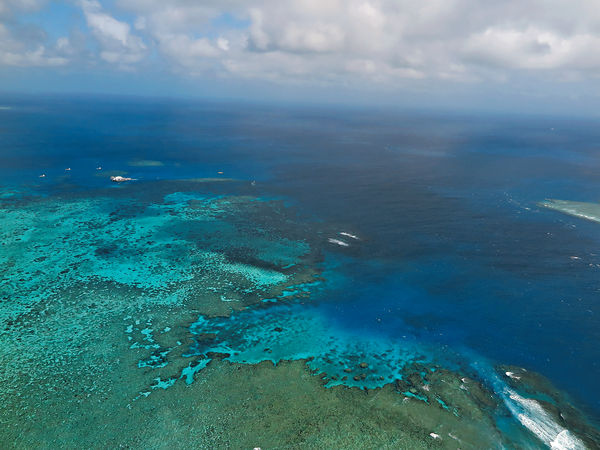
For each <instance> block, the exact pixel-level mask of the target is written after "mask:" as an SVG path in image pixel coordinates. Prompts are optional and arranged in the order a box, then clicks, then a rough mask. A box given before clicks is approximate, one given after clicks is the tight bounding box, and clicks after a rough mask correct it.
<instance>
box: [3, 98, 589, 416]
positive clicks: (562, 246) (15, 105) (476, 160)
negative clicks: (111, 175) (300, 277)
mask: <svg viewBox="0 0 600 450" xmlns="http://www.w3.org/2000/svg"><path fill="white" fill-rule="evenodd" d="M0 104H1V105H8V106H10V107H11V109H7V110H0V177H1V178H0V179H1V180H2V181H3V182H4V184H6V185H15V184H39V183H47V186H48V189H52V190H61V189H67V190H73V189H74V190H81V189H91V188H96V187H102V186H106V185H107V180H106V177H97V176H95V168H96V167H98V166H101V167H102V168H103V171H109V170H120V169H123V167H126V166H127V163H128V162H129V161H131V160H136V159H139V160H158V161H161V162H163V163H164V165H162V166H157V167H127V170H128V172H129V176H132V177H134V178H139V179H141V180H153V179H172V178H192V177H213V176H215V174H216V173H217V172H219V171H222V172H224V176H227V177H232V178H240V179H246V180H256V182H257V188H258V189H259V190H260V192H261V193H262V194H263V195H265V196H279V197H282V198H285V199H286V200H287V201H288V203H289V204H290V205H293V206H295V207H297V208H298V210H299V211H300V212H301V214H302V215H304V216H306V217H308V218H310V219H311V220H318V221H323V222H325V223H328V224H331V227H332V229H333V228H336V229H340V230H342V229H343V230H346V231H348V232H350V233H354V234H356V235H358V236H360V237H361V241H360V242H359V243H357V244H356V245H352V246H351V247H349V248H347V249H344V248H337V247H336V246H332V248H331V252H332V253H333V255H334V256H333V258H334V259H335V260H336V261H337V262H338V265H337V266H336V268H335V271H337V272H338V273H339V277H340V279H339V281H338V282H337V283H336V284H334V285H333V286H332V287H330V288H328V289H325V290H324V291H322V292H320V293H317V294H316V295H315V302H316V303H317V304H318V305H319V308H321V309H322V310H323V311H326V312H327V314H328V315H329V316H330V317H331V318H332V320H333V321H334V322H335V323H336V324H337V325H338V326H340V327H342V328H348V329H352V330H360V331H361V332H363V333H366V334H376V335H382V336H385V337H386V338H390V339H400V338H402V336H406V335H411V336H415V337H417V338H418V339H422V340H424V341H431V342H435V343H441V344H443V345H448V346H449V347H451V348H466V349H469V350H470V351H472V352H473V353H474V354H478V355H481V356H482V357H486V358H489V359H491V360H492V361H495V362H498V363H502V364H514V365H519V366H523V367H526V368H528V369H532V370H535V371H538V372H540V373H541V374H543V375H545V376H547V377H549V378H550V379H551V380H552V381H553V382H554V383H555V384H556V385H557V386H558V387H560V388H562V389H564V390H565V391H566V392H568V393H569V394H570V396H571V397H572V398H573V399H574V400H575V402H576V403H577V404H578V405H579V406H581V407H583V408H584V409H585V410H586V411H587V412H588V413H589V414H590V415H591V416H592V417H595V418H596V419H598V418H600V389H599V388H598V384H597V381H598V380H599V379H600V366H599V363H598V360H599V358H600V345H599V342H600V311H599V310H598V300H599V298H600V278H599V276H598V275H599V274H600V224H597V223H592V222H587V221H584V220H581V219H577V218H573V217H569V216H565V215H561V214H560V213H558V212H554V211H549V210H544V209H541V208H539V207H538V206H537V205H536V203H537V202H539V201H542V200H544V199H545V198H561V199H568V200H576V201H598V200H599V199H600V196H599V192H600V178H598V173H599V171H600V151H599V150H600V148H599V145H600V144H599V143H600V126H599V125H600V124H599V123H597V122H592V121H585V120H579V119H569V118H560V117H541V118H540V117H522V116H515V117H506V116H485V117H482V116H476V115H473V116H468V115H461V116H456V115H450V114H434V113H423V112H419V113H397V112H390V111H375V110H373V111H366V110H365V111H359V110H334V109H318V108H312V109H311V108H308V107H281V106H280V107H275V106H256V105H239V104H233V103H219V104H216V103H211V104H209V103H201V102H198V103H192V102H167V101H150V100H132V99H129V100H99V99H70V100H61V99H45V100H39V99H36V100H35V101H34V100H31V99H30V100H23V99H20V100H19V99H4V100H1V101H0ZM66 167H69V168H71V171H70V172H69V173H68V174H67V177H66V178H65V175H66V174H65V171H64V169H65V168H66ZM41 173H45V174H46V178H45V179H43V180H42V181H41V180H40V179H39V178H38V175H40V174H41ZM573 256H576V257H578V258H579V259H573V258H572V257H573Z"/></svg>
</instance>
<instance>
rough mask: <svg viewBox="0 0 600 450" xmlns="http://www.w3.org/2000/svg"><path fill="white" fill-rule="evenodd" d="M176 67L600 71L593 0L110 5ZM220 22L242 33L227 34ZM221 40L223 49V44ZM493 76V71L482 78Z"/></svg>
mask: <svg viewBox="0 0 600 450" xmlns="http://www.w3.org/2000/svg"><path fill="white" fill-rule="evenodd" d="M118 4H119V6H120V7H122V8H124V9H125V10H128V11H130V12H133V13H134V14H136V15H137V17H138V20H140V21H141V22H143V23H144V31H145V32H146V33H147V34H148V35H149V36H150V37H151V38H152V39H153V41H154V42H156V44H157V48H158V49H159V51H160V52H161V53H162V54H163V55H165V56H166V57H167V58H169V60H170V61H171V62H172V63H174V64H175V65H180V66H182V67H185V68H187V69H190V70H191V69H194V68H195V69H197V70H198V71H202V70H203V69H204V68H207V67H210V68H211V70H215V68H218V69H219V70H220V73H221V74H222V75H223V76H227V75H228V74H229V75H231V74H234V75H235V76H247V77H260V78H268V79H280V80H296V79H303V80H307V79H309V80H313V81H325V82H327V81H336V82H340V81H342V82H345V81H348V80H351V79H352V78H357V79H363V80H364V79H365V78H366V79H370V80H374V81H377V82H382V83H392V84H393V83H398V82H402V80H406V79H415V78H417V79H423V78H430V79H446V80H447V79H453V80H463V81H473V80H478V79H485V78H486V77H490V76H491V77H493V78H498V77H499V76H500V75H506V76H509V75H510V74H511V73H515V72H517V71H519V70H528V71H531V70H539V71H544V72H545V73H548V72H549V71H553V74H554V75H556V76H560V74H561V73H562V72H571V73H572V72H577V71H587V72H590V71H596V70H600V61H599V60H598V59H597V58H595V57H593V56H591V55H590V52H591V53H593V48H594V46H596V45H597V44H598V40H599V39H600V8H597V5H596V2H595V0H594V1H592V0H573V1H566V0H551V1H547V0H508V1H505V2H492V1H489V0H483V1H482V0H429V1H426V2H423V1H418V0H243V1H242V0H225V1H222V2H218V3H215V2H212V1H202V0H198V1H190V0H171V1H168V2H167V1H158V0H119V1H118ZM223 15H227V16H228V17H232V18H235V19H236V20H237V21H239V22H240V23H245V24H246V25H245V26H244V27H242V28H240V27H238V26H230V27H228V24H227V21H224V22H223V21H222V23H221V25H220V27H217V28H216V29H215V27H214V26H213V23H214V21H215V20H216V19H218V18H219V17H223ZM219 42H221V43H223V42H227V45H220V44H219ZM491 74H492V75H491Z"/></svg>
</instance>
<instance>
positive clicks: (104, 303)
mask: <svg viewBox="0 0 600 450" xmlns="http://www.w3.org/2000/svg"><path fill="white" fill-rule="evenodd" d="M207 183H208V184H209V185H210V184H211V182H210V181H208V182H206V183H204V182H200V183H197V182H179V183H170V182H156V183H146V184H144V183H139V184H137V185H136V186H123V187H121V186H119V187H117V188H114V189H98V190H93V191H89V190H87V191H72V190H69V191H66V192H65V191H61V190H60V189H57V190H56V191H44V192H40V191H38V190H36V189H33V188H32V189H25V188H19V189H16V188H13V189H8V188H7V189H3V190H2V193H1V195H0V230H1V231H0V233H1V234H0V242H1V248H2V252H1V253H0V267H1V269H0V270H1V272H0V276H1V278H2V280H1V281H2V285H1V287H0V297H1V299H2V304H1V307H0V359H1V360H2V361H3V364H2V366H1V367H0V396H1V398H2V399H3V408H2V410H1V411H0V430H1V431H0V446H1V447H2V448H57V447H60V448H74V447H82V446H85V447H89V448H107V447H109V448H112V447H126V448H127V447H130V448H187V447H190V446H193V447H196V448H254V447H262V448H296V447H299V446H306V447H308V448H463V449H464V448H536V447H537V446H541V445H543V444H544V443H545V444H547V445H550V446H551V445H552V443H553V442H558V443H563V444H564V443H566V444H565V448H584V446H586V445H587V446H588V447H590V448H593V443H594V442H598V437H597V434H594V433H595V432H594V431H593V428H591V426H589V425H588V424H586V422H585V420H584V418H583V416H582V415H580V414H579V413H577V412H576V411H575V410H574V409H573V408H572V407H570V406H568V403H566V402H563V401H562V400H561V399H558V398H557V397H556V396H554V397H553V396H552V395H553V394H552V393H553V392H554V391H555V389H554V388H553V387H552V386H551V385H550V384H549V383H543V382H541V381H539V380H540V379H538V378H536V377H535V376H534V375H529V374H530V372H525V371H523V370H522V369H519V368H512V369H510V368H508V369H507V368H504V367H502V368H500V369H498V370H495V369H490V370H491V372H490V373H488V372H486V371H484V370H480V369H477V368H473V367H472V366H471V363H472V361H469V360H468V359H464V360H461V359H460V356H459V355H457V354H455V353H453V352H452V351H451V350H450V349H449V348H448V347H445V346H439V345H436V344H434V343H426V342H421V341H418V340H416V339H414V338H411V337H407V338H406V339H402V340H397V339H391V338H386V337H382V336H376V335H371V334H365V333H363V332H361V331H360V330H351V329H350V330H349V329H347V328H342V327H339V326H336V324H335V321H332V320H331V317H329V316H328V315H327V310H324V309H321V308H320V307H319V305H317V304H314V302H313V300H314V294H315V293H317V292H319V290H320V289H322V288H323V286H324V285H326V284H327V283H328V280H327V278H326V271H325V270H324V267H325V266H326V263H327V261H326V254H327V252H328V251H330V250H326V249H336V248H337V247H339V246H335V245H332V244H331V243H330V242H328V239H330V238H329V236H331V235H332V233H331V230H330V229H329V228H328V227H327V225H324V224H321V223H312V222H310V221H308V220H302V219H299V218H298V217H297V216H295V215H294V212H293V210H292V209H291V208H289V207H287V206H286V205H285V202H283V201H281V200H277V199H273V198H263V197H260V196H258V195H252V194H250V193H249V192H247V191H245V190H244V188H243V186H242V188H239V187H238V189H229V188H224V189H223V190H222V191H219V192H211V190H210V189H212V188H211V187H210V186H207V188H206V190H201V189H200V188H199V186H204V185H205V184H207ZM216 184H224V183H223V182H221V181H220V182H219V183H216ZM225 184H227V183H225ZM343 233H345V234H343ZM338 234H339V235H343V236H347V237H349V236H353V238H352V239H354V237H356V236H354V235H349V234H348V233H347V232H341V233H338ZM356 238H357V239H354V241H357V242H358V237H356ZM354 241H353V244H352V245H354V244H355V243H354ZM348 247H349V248H346V247H343V248H342V247H340V248H341V250H340V251H351V249H352V248H353V247H352V246H351V245H350V244H348ZM509 369H510V370H509ZM509 371H510V372H511V374H513V375H512V376H508V375H507V373H508V372H509ZM503 373H504V374H503ZM525 373H527V376H526V375H524V374H525ZM514 374H517V375H514ZM516 377H519V378H516ZM517 381H518V382H517ZM540 396H541V397H543V399H544V401H543V402H539V401H538V400H539V397H540ZM521 399H523V400H521ZM531 402H536V403H535V405H539V408H541V409H536V408H537V407H530V408H529V409H527V408H524V407H523V405H533V403H531ZM519 405H520V406H519ZM519 407H521V409H518V408H519ZM532 424H533V425H532ZM536 430H538V431H539V430H542V431H543V433H542V434H539V433H536ZM557 439H558V441H557ZM567 444H568V445H570V446H571V447H568V446H566V445H567Z"/></svg>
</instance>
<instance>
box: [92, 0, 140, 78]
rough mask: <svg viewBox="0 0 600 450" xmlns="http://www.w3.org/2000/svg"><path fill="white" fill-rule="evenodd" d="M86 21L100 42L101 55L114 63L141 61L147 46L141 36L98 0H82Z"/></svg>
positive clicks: (129, 63)
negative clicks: (105, 8) (104, 7)
mask: <svg viewBox="0 0 600 450" xmlns="http://www.w3.org/2000/svg"><path fill="white" fill-rule="evenodd" d="M80 5H81V8H82V10H83V13H84V16H85V20H86V23H87V25H88V27H89V28H90V30H91V32H92V34H93V36H94V37H95V38H96V39H97V41H98V42H99V44H100V47H101V50H100V57H101V58H102V59H103V60H105V61H107V62H109V63H113V64H119V65H121V66H125V67H127V66H129V65H131V64H134V63H136V62H139V61H141V60H142V59H143V58H144V56H146V54H147V47H146V45H145V44H144V42H143V41H142V39H141V38H140V37H139V36H136V35H134V34H132V33H131V25H129V24H128V23H127V22H122V21H119V20H117V19H115V18H114V17H112V16H111V15H110V14H107V13H106V12H104V11H103V10H102V6H101V5H100V3H99V2H97V1H96V0H80Z"/></svg>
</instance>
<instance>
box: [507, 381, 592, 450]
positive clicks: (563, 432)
mask: <svg viewBox="0 0 600 450" xmlns="http://www.w3.org/2000/svg"><path fill="white" fill-rule="evenodd" d="M505 393H506V394H508V398H506V397H505V403H506V405H507V406H508V408H509V409H510V410H511V412H512V413H513V414H514V415H515V417H516V418H517V419H518V420H519V422H521V424H522V425H523V426H524V427H525V428H527V429H528V430H529V431H531V432H532V433H534V434H535V435H536V436H537V437H538V438H539V439H540V440H541V441H542V442H543V443H544V444H546V445H547V446H549V447H550V448H552V449H556V450H579V449H582V450H583V449H585V448H586V447H585V445H584V444H583V442H582V441H581V440H580V439H579V438H577V437H576V436H574V435H573V434H572V433H571V432H570V431H569V430H567V429H565V428H563V427H562V426H560V425H559V424H558V423H556V422H555V421H554V420H553V419H552V417H551V416H550V414H548V413H547V412H546V410H544V408H543V407H542V405H540V404H539V403H538V402H537V401H535V400H532V399H529V398H524V397H521V396H520V395H519V394H517V393H516V392H515V391H513V390H511V389H508V388H507V389H506V391H505Z"/></svg>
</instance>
